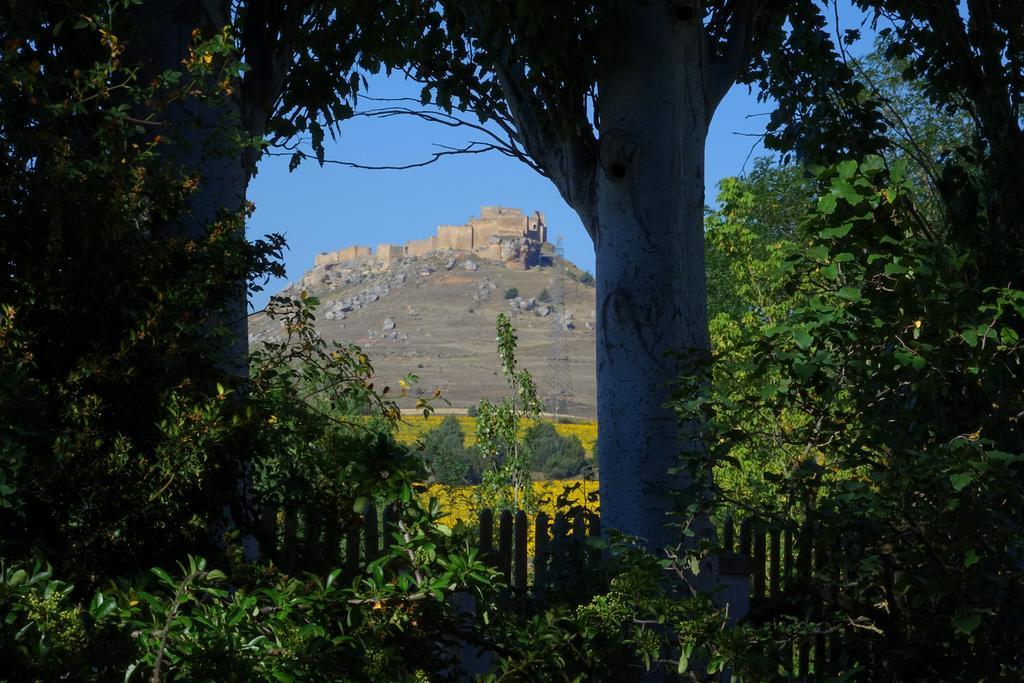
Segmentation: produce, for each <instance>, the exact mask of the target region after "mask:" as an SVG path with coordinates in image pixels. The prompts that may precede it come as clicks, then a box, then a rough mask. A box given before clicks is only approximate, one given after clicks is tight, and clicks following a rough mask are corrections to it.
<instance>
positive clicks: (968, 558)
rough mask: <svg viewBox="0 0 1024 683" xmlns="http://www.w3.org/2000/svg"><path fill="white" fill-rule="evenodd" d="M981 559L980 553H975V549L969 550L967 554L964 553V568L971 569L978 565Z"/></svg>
mask: <svg viewBox="0 0 1024 683" xmlns="http://www.w3.org/2000/svg"><path fill="white" fill-rule="evenodd" d="M979 559H981V558H979V557H978V553H976V552H974V548H968V549H967V552H966V553H964V566H965V567H970V566H971V565H972V564H974V563H976V562H977V561H978V560H979Z"/></svg>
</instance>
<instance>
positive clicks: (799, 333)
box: [793, 330, 814, 350]
mask: <svg viewBox="0 0 1024 683" xmlns="http://www.w3.org/2000/svg"><path fill="white" fill-rule="evenodd" d="M793 339H794V341H796V345H797V346H799V347H800V348H801V349H803V350H807V349H809V348H810V347H811V343H812V342H813V341H814V338H813V337H812V336H811V333H810V332H808V331H807V330H793Z"/></svg>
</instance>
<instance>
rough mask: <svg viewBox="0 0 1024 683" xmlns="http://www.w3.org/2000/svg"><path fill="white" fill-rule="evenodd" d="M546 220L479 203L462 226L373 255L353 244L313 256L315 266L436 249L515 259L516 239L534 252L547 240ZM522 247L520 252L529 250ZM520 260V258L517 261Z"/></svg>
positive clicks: (416, 254)
mask: <svg viewBox="0 0 1024 683" xmlns="http://www.w3.org/2000/svg"><path fill="white" fill-rule="evenodd" d="M547 231H548V229H547V223H546V221H545V220H544V214H543V213H541V212H540V211H535V212H533V213H532V214H530V215H529V216H527V215H526V214H524V213H523V212H522V210H521V209H510V208H506V207H504V206H482V207H480V216H478V217H477V216H474V217H472V218H470V219H469V220H468V221H466V224H465V225H439V226H438V227H437V234H436V235H434V236H432V237H427V238H424V239H421V240H410V241H408V242H406V243H405V244H404V245H402V244H379V245H377V251H376V254H375V255H374V253H373V250H371V249H370V247H362V246H354V247H346V248H344V249H339V250H338V251H331V252H323V253H321V254H319V255H317V256H316V258H315V260H314V262H315V265H318V266H326V265H330V264H333V263H341V262H343V261H354V260H356V259H361V258H371V257H373V258H375V260H377V261H384V262H389V261H395V260H398V259H402V258H413V257H416V258H418V257H422V256H426V255H428V254H430V253H432V252H434V251H437V250H438V249H456V250H459V251H472V252H475V253H477V254H479V255H480V256H481V257H482V258H486V259H493V260H501V261H508V262H509V263H511V262H512V261H513V260H516V259H518V254H519V253H520V252H519V248H520V246H521V245H519V244H518V242H524V243H525V242H526V241H533V242H536V243H537V244H534V245H533V249H534V250H535V252H536V253H539V251H538V250H539V245H540V244H543V243H544V242H547V238H548V234H547ZM512 242H517V244H516V246H515V254H516V256H511V255H510V243H512ZM528 251H529V250H528V249H523V250H522V252H523V254H527V253H528ZM520 261H521V264H520V265H518V266H511V267H523V268H525V267H528V264H527V259H526V257H525V256H524V258H523V259H521V260H520ZM516 262H517V263H519V261H516Z"/></svg>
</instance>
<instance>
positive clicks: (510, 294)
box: [505, 287, 519, 299]
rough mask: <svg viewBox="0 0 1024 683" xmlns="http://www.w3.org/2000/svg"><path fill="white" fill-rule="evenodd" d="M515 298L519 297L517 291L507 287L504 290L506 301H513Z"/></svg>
mask: <svg viewBox="0 0 1024 683" xmlns="http://www.w3.org/2000/svg"><path fill="white" fill-rule="evenodd" d="M517 296H519V290H518V289H516V288H515V287H509V288H508V289H506V290H505V298H506V299H515V298H516V297H517Z"/></svg>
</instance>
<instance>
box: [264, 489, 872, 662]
mask: <svg viewBox="0 0 1024 683" xmlns="http://www.w3.org/2000/svg"><path fill="white" fill-rule="evenodd" d="M262 519H263V530H262V533H261V539H260V540H261V547H262V552H263V554H264V555H265V556H267V557H269V558H271V559H273V560H274V561H275V562H276V563H277V564H279V566H282V567H285V568H287V569H295V570H300V569H305V570H311V571H320V570H324V569H328V568H338V567H340V568H341V569H342V570H343V572H344V574H346V575H349V576H355V575H356V574H357V573H358V572H360V571H361V567H365V565H366V564H368V563H369V562H372V561H373V560H375V559H377V558H379V557H380V556H381V554H382V553H384V552H385V551H386V549H387V547H386V544H387V543H389V542H390V541H389V539H390V538H391V535H392V534H393V533H395V532H396V531H398V519H399V517H398V513H397V510H396V508H395V507H393V506H388V507H385V508H384V509H383V511H378V510H377V508H376V507H374V506H372V505H371V506H368V507H367V508H366V510H365V511H364V513H363V514H362V516H361V517H359V518H358V519H357V520H355V521H354V522H353V521H352V520H350V521H349V522H348V523H347V524H343V523H342V521H341V520H339V519H331V520H323V519H321V518H320V517H318V516H317V515H315V514H312V513H310V512H309V511H304V510H301V509H294V508H287V509H285V510H266V511H264V514H263V515H262ZM478 521H479V524H478V527H477V530H476V531H477V547H478V548H479V550H480V553H481V556H482V557H483V558H484V559H485V561H486V562H487V563H489V564H490V565H491V566H493V567H494V568H495V569H497V570H498V571H499V572H501V574H502V575H503V576H504V578H505V581H506V583H507V584H508V585H509V586H510V588H511V594H512V596H514V597H518V598H525V597H526V596H528V595H529V594H539V593H543V592H546V591H552V590H555V591H557V590H572V589H573V588H575V589H577V590H587V589H592V588H593V586H591V587H586V588H584V587H581V586H580V585H579V577H581V576H582V575H583V574H584V573H585V569H586V567H587V564H588V563H590V562H593V561H594V560H595V559H596V558H597V557H598V555H599V551H598V550H596V549H595V548H594V547H592V546H591V544H588V543H587V542H586V539H587V538H590V537H594V536H599V535H600V518H599V517H598V516H597V515H595V514H593V513H590V512H588V511H585V510H582V509H578V508H577V509H575V510H573V511H571V513H570V514H568V515H566V514H563V513H558V514H556V515H555V516H554V519H552V518H551V517H549V516H548V515H547V514H546V513H544V512H540V513H538V514H537V516H536V518H535V519H534V522H533V524H534V533H535V536H534V538H535V556H534V557H529V555H528V551H527V540H528V526H527V525H528V524H529V518H528V516H527V514H526V513H525V512H524V511H522V510H519V511H517V512H516V513H514V514H513V513H512V512H511V511H508V510H505V511H503V512H501V513H500V514H499V515H497V519H495V514H494V512H493V511H492V510H489V509H485V510H483V511H481V512H480V514H479V519H478ZM737 531H738V533H737ZM737 536H738V538H737ZM814 536H815V535H814V533H813V529H812V528H811V527H809V526H807V525H805V526H803V527H800V528H796V527H795V526H794V525H791V524H790V525H779V524H776V525H772V524H769V523H765V522H761V521H758V520H753V519H745V520H742V521H741V522H739V523H738V524H737V523H736V522H735V521H733V520H728V521H727V522H726V523H725V524H724V526H723V528H722V532H721V541H722V543H721V545H722V548H723V554H722V556H721V561H720V566H721V567H723V572H726V573H733V574H741V575H742V574H747V575H748V576H749V585H750V612H749V613H748V615H747V616H746V620H747V621H751V622H754V623H759V624H764V625H769V626H771V627H773V628H774V626H773V625H774V624H779V626H780V628H781V621H779V616H780V615H781V614H793V613H794V612H793V611H792V608H793V605H795V604H797V603H796V600H795V598H796V597H797V596H798V595H801V594H806V592H805V591H806V588H807V587H808V586H809V585H811V584H812V582H813V578H814V576H815V573H816V571H817V570H818V569H819V567H821V566H822V560H823V558H824V553H825V552H826V550H827V549H825V548H823V547H821V545H820V544H815V542H814V541H815V539H814ZM726 567H728V569H726ZM781 640H785V639H784V638H780V641H781ZM853 644H854V643H853V641H852V634H851V633H850V632H849V631H846V632H844V633H835V632H830V633H815V634H813V635H811V636H809V637H807V638H804V639H802V640H799V641H798V642H797V643H796V645H795V647H794V646H792V645H790V646H788V647H784V648H780V650H779V651H778V652H775V653H762V654H764V655H766V656H772V657H775V658H776V659H777V661H778V664H779V670H780V671H781V672H784V674H783V678H785V679H788V680H791V681H807V682H809V681H824V680H826V678H827V677H828V675H829V674H830V673H832V672H834V671H837V670H838V669H839V668H840V665H841V664H842V663H844V662H845V661H846V660H847V659H848V657H847V651H848V648H849V647H850V646H851V645H853Z"/></svg>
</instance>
